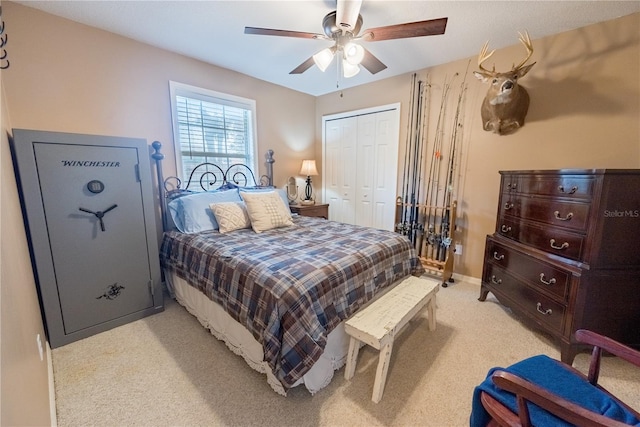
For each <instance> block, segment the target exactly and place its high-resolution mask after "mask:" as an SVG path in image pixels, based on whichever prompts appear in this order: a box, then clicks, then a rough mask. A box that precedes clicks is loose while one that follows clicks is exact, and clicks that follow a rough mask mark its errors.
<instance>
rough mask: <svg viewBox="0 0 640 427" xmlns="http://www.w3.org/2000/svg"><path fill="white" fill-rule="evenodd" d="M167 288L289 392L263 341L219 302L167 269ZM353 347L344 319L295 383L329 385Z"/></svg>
mask: <svg viewBox="0 0 640 427" xmlns="http://www.w3.org/2000/svg"><path fill="white" fill-rule="evenodd" d="M164 273H165V278H166V280H167V288H168V290H169V293H170V294H172V296H175V299H176V301H178V303H179V304H180V305H182V306H184V307H185V308H186V309H187V311H189V313H191V314H193V315H194V316H195V317H196V318H197V319H198V320H199V321H200V323H201V324H202V325H203V326H204V327H205V328H207V329H209V330H210V331H211V334H213V335H214V336H215V337H216V338H218V339H219V340H221V341H223V342H224V343H225V344H226V345H227V347H229V349H231V351H233V352H234V353H235V354H237V355H239V356H242V358H243V359H244V360H245V361H246V362H247V364H248V365H249V366H250V367H252V368H253V369H255V370H256V371H258V372H261V373H264V374H266V376H267V382H268V383H269V385H270V386H271V388H273V389H274V390H275V391H276V392H277V393H279V394H281V395H283V396H286V390H285V389H284V387H282V384H281V383H280V381H278V380H277V379H276V377H275V375H273V372H271V368H270V367H269V364H268V363H267V362H265V361H264V357H263V356H264V353H263V351H262V345H260V343H258V341H256V339H255V338H254V337H253V335H251V333H250V332H249V331H248V330H247V329H246V328H245V327H244V326H242V325H240V323H238V322H237V321H236V320H235V319H233V318H232V317H231V316H230V315H229V314H227V313H226V312H225V311H224V310H223V309H222V308H221V307H220V306H219V305H218V304H217V303H215V302H213V301H211V300H210V299H209V298H208V297H207V296H206V295H204V294H202V293H201V292H200V291H198V290H197V289H196V288H194V287H193V286H191V285H189V284H188V283H187V282H186V281H185V280H183V279H181V278H179V277H178V276H176V275H175V274H170V273H169V272H167V271H165V272H164ZM348 350H349V337H348V336H347V334H346V333H345V332H344V323H340V325H338V327H337V328H336V329H334V330H333V331H331V332H330V333H329V336H328V337H327V345H326V347H325V350H324V353H323V354H322V356H320V359H318V360H317V361H316V363H315V364H314V365H313V367H312V368H311V369H310V370H309V372H307V373H306V374H305V375H304V377H302V379H300V380H299V381H298V382H297V383H296V384H295V385H294V386H298V385H300V384H301V383H304V385H305V387H306V388H307V390H309V392H310V393H311V394H314V393H316V392H318V391H319V390H321V389H322V388H324V387H326V386H327V385H328V384H329V383H330V382H331V379H332V378H333V374H334V371H336V370H338V369H340V368H341V367H342V366H344V364H345V362H346V360H347V352H348Z"/></svg>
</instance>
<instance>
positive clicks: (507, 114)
mask: <svg viewBox="0 0 640 427" xmlns="http://www.w3.org/2000/svg"><path fill="white" fill-rule="evenodd" d="M518 34H519V35H520V42H521V43H522V44H523V45H524V47H525V48H526V49H527V57H526V58H525V59H524V61H522V62H520V64H518V65H517V66H516V65H514V66H513V67H512V68H511V71H508V72H506V73H499V72H496V67H495V65H494V66H493V69H492V70H491V71H489V70H487V69H485V68H484V67H483V66H482V63H483V62H485V61H486V60H487V59H489V58H490V57H491V55H493V53H494V52H495V50H492V51H491V52H490V53H488V54H487V49H488V47H489V42H486V43H485V44H484V46H483V47H482V50H481V51H480V54H479V55H478V67H479V68H480V71H474V72H473V74H474V75H475V76H476V77H477V78H478V79H479V80H481V81H482V82H484V83H486V82H489V84H490V86H489V90H488V91H487V95H486V96H485V97H484V101H483V102H482V108H481V110H480V113H481V115H482V127H483V128H484V130H486V131H493V132H494V133H497V134H499V135H505V134H508V133H512V132H515V131H516V130H517V129H518V128H520V127H522V126H524V118H525V116H526V115H527V111H528V110H529V94H528V93H527V91H526V89H525V88H524V87H522V86H520V85H519V84H518V80H519V79H521V78H522V77H524V76H525V74H527V73H528V72H529V70H530V69H531V67H533V66H534V65H535V62H534V63H533V64H529V65H525V64H526V62H527V61H528V60H529V58H531V55H532V54H533V47H532V46H531V39H530V38H529V34H528V33H527V32H525V33H524V34H525V35H524V36H523V35H522V34H520V33H518Z"/></svg>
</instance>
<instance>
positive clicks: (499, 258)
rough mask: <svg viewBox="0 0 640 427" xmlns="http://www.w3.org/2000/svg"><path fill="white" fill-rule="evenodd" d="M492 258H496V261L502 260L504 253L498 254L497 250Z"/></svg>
mask: <svg viewBox="0 0 640 427" xmlns="http://www.w3.org/2000/svg"><path fill="white" fill-rule="evenodd" d="M493 259H495V260H498V261H502V260H503V259H504V254H501V255H498V251H495V252H494V253H493Z"/></svg>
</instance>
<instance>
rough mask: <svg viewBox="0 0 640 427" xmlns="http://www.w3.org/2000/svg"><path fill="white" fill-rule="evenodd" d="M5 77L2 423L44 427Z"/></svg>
mask: <svg viewBox="0 0 640 427" xmlns="http://www.w3.org/2000/svg"><path fill="white" fill-rule="evenodd" d="M3 6H4V5H3ZM6 73H7V72H6V71H0V86H1V88H2V89H1V91H0V92H1V96H2V104H1V107H0V110H1V117H2V129H1V131H0V132H2V135H1V138H0V163H1V165H2V166H1V168H2V171H1V173H2V178H0V179H1V181H0V182H1V183H2V184H1V185H0V223H1V224H0V246H1V249H0V252H1V255H0V276H1V277H0V306H1V307H0V325H1V329H0V339H1V340H2V343H1V344H0V383H1V384H2V385H1V389H0V414H1V415H0V425H3V426H21V425H32V426H45V425H49V424H50V416H49V387H48V375H49V370H48V366H47V359H46V354H45V357H44V358H43V360H40V354H39V351H38V345H37V341H36V337H37V335H40V337H41V339H42V346H43V349H45V347H44V346H45V345H46V342H45V335H44V327H43V324H42V318H41V316H40V304H39V303H38V296H37V294H36V286H35V280H34V277H33V271H32V269H31V260H30V258H29V248H28V246H27V239H26V235H25V230H24V223H23V221H22V211H21V209H20V200H19V199H18V191H17V186H16V180H15V175H14V172H13V164H12V160H11V153H10V149H9V132H11V123H10V119H9V112H8V109H7V103H6V99H5V87H4V77H5V75H6Z"/></svg>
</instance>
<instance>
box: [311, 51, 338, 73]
mask: <svg viewBox="0 0 640 427" xmlns="http://www.w3.org/2000/svg"><path fill="white" fill-rule="evenodd" d="M333 57H334V52H333V50H332V49H331V48H326V49H322V50H321V51H320V52H318V53H316V54H315V55H313V62H315V63H316V65H317V66H318V68H320V70H321V71H322V72H323V73H324V71H325V70H326V69H327V67H328V66H329V64H331V61H333Z"/></svg>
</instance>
